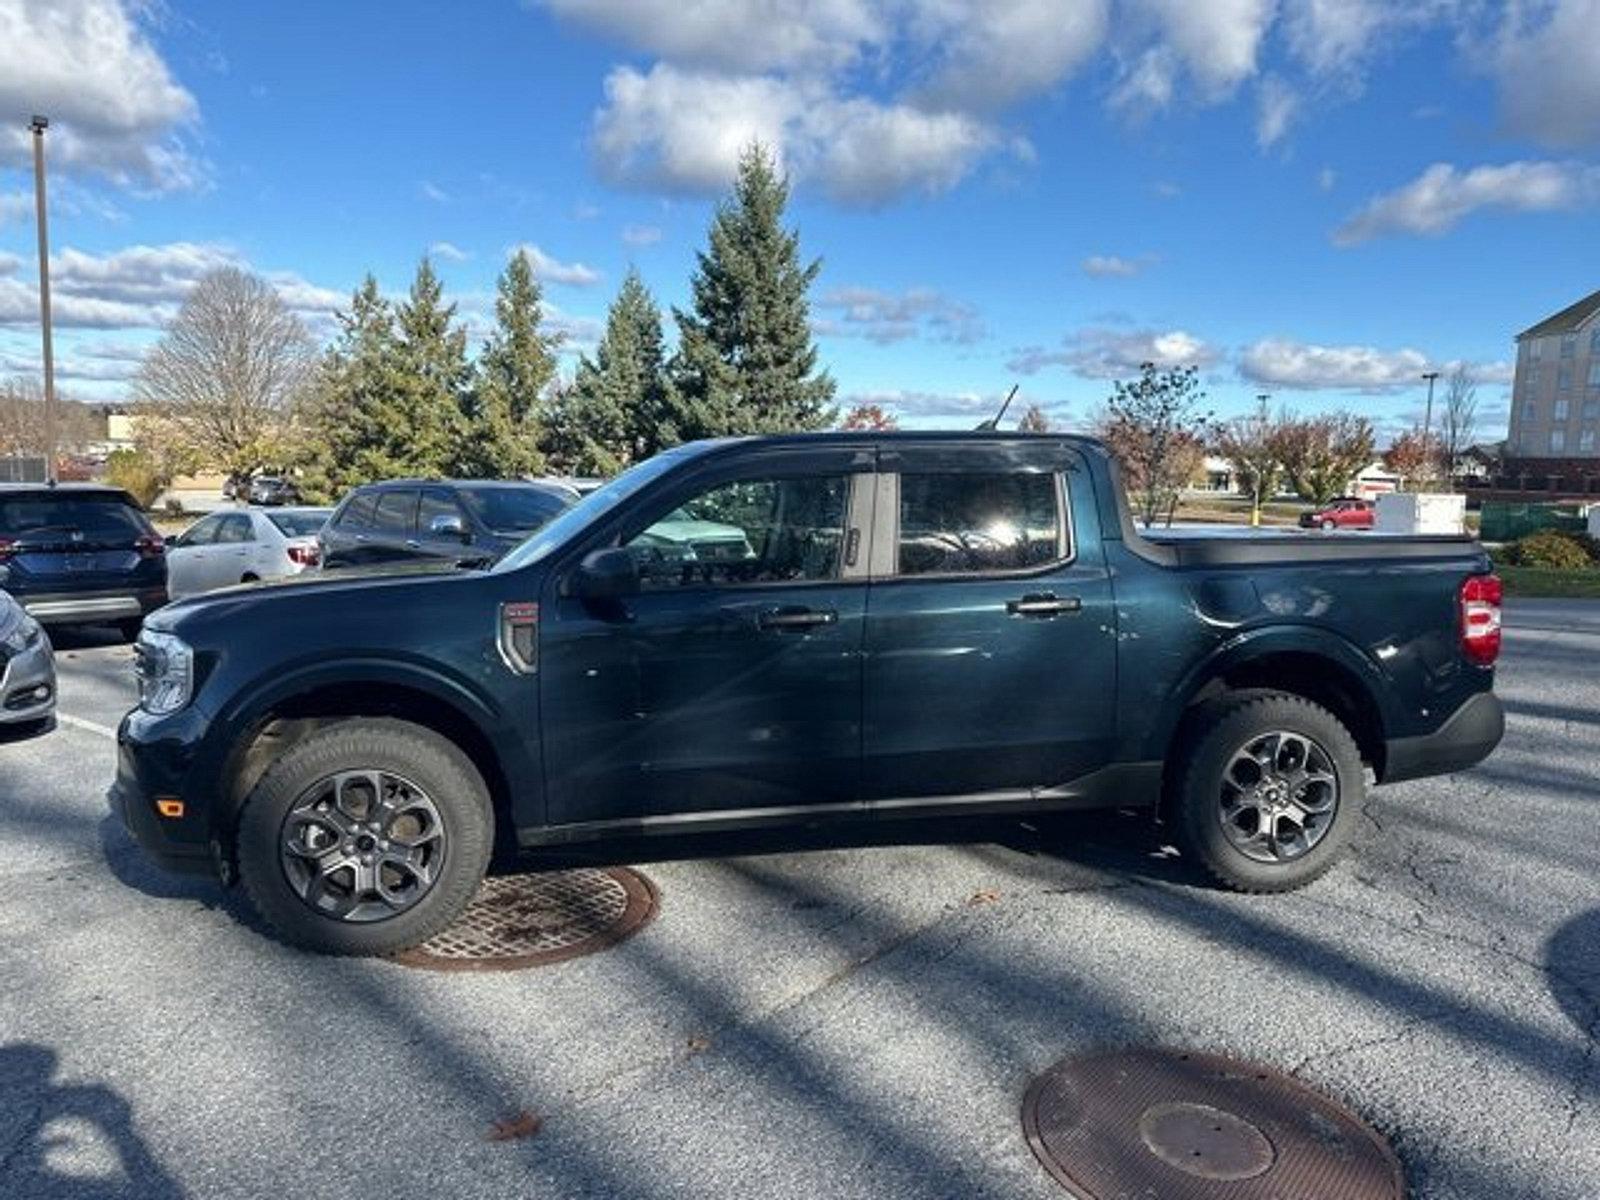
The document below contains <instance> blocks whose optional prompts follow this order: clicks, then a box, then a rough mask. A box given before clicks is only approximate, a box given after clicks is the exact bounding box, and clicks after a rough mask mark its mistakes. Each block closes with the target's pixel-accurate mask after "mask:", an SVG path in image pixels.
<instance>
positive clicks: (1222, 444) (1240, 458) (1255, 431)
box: [1216, 400, 1287, 525]
mask: <svg viewBox="0 0 1600 1200" xmlns="http://www.w3.org/2000/svg"><path fill="white" fill-rule="evenodd" d="M1286 421H1287V417H1280V418H1278V420H1276V421H1274V420H1273V419H1272V416H1271V414H1270V413H1269V412H1268V411H1267V402H1266V401H1265V400H1263V401H1262V402H1261V407H1260V408H1258V409H1257V410H1256V411H1255V412H1253V413H1250V414H1249V415H1248V416H1243V417H1235V418H1233V420H1231V421H1228V422H1226V423H1224V424H1222V425H1220V426H1218V427H1217V431H1216V448H1217V453H1218V454H1220V455H1221V456H1222V457H1223V458H1225V459H1227V460H1228V462H1229V464H1230V465H1231V466H1232V467H1233V471H1234V474H1235V475H1236V476H1237V477H1238V483H1239V488H1240V490H1241V491H1243V492H1244V493H1245V494H1246V495H1247V496H1249V497H1250V524H1252V525H1259V524H1261V502H1262V501H1263V500H1270V499H1271V498H1272V497H1273V496H1274V495H1275V494H1276V493H1277V491H1278V487H1279V485H1280V484H1281V483H1282V481H1283V459H1282V457H1281V449H1282V448H1281V447H1280V446H1279V444H1278V440H1279V439H1278V431H1279V428H1280V427H1281V426H1282V425H1283V424H1284V423H1285V422H1286Z"/></svg>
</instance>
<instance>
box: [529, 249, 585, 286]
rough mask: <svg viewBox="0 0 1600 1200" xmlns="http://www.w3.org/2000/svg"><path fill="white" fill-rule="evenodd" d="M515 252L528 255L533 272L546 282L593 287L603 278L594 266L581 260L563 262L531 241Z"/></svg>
mask: <svg viewBox="0 0 1600 1200" xmlns="http://www.w3.org/2000/svg"><path fill="white" fill-rule="evenodd" d="M515 252H516V253H521V254H525V255H527V258H528V263H529V264H530V265H531V266H532V267H533V273H534V274H535V275H537V276H538V277H539V279H540V281H541V282H544V283H560V284H565V285H566V286H568V287H593V286H594V285H595V284H597V283H599V282H600V280H601V279H602V278H603V277H602V276H601V274H600V272H599V271H596V270H595V269H594V268H593V267H591V266H587V265H585V264H584V263H581V262H570V263H565V262H562V261H561V260H560V259H558V258H555V257H553V256H552V255H549V254H546V253H545V252H544V251H543V250H541V249H540V248H539V247H538V246H535V245H534V244H533V243H531V242H525V243H523V244H522V245H520V246H517V247H516V248H515Z"/></svg>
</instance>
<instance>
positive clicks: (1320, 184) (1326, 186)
mask: <svg viewBox="0 0 1600 1200" xmlns="http://www.w3.org/2000/svg"><path fill="white" fill-rule="evenodd" d="M1338 182H1339V172H1337V171H1335V170H1334V169H1333V168H1332V167H1323V168H1322V170H1320V171H1318V172H1317V190H1318V191H1321V192H1331V191H1333V185H1334V184H1336V183H1338Z"/></svg>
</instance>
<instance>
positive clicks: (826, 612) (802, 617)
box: [756, 608, 839, 630]
mask: <svg viewBox="0 0 1600 1200" xmlns="http://www.w3.org/2000/svg"><path fill="white" fill-rule="evenodd" d="M838 621H839V614H838V613H836V612H835V611H834V610H833V609H831V608H769V609H767V610H766V611H765V612H763V613H762V614H761V615H760V616H759V617H757V618H756V624H757V625H759V626H760V627H761V628H762V629H780V630H805V629H814V628H816V627H817V626H819V625H835V624H837V623H838Z"/></svg>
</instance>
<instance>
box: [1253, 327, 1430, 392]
mask: <svg viewBox="0 0 1600 1200" xmlns="http://www.w3.org/2000/svg"><path fill="white" fill-rule="evenodd" d="M1428 369H1429V359H1428V356H1427V355H1425V354H1423V353H1422V352H1421V351H1420V350H1412V349H1409V348H1408V349H1402V350H1379V349H1377V348H1375V347H1372V346H1318V345H1313V344H1311V343H1307V342H1294V341H1287V340H1284V339H1280V338H1266V339H1263V340H1262V341H1259V342H1256V343H1255V344H1254V345H1252V346H1249V347H1246V348H1245V350H1244V351H1242V352H1241V353H1240V355H1239V374H1240V375H1242V376H1243V377H1244V378H1245V379H1248V380H1249V381H1250V382H1251V383H1253V384H1257V385H1259V386H1261V387H1273V388H1287V389H1290V390H1307V391H1314V390H1318V389H1323V388H1346V389H1352V390H1356V391H1367V392H1372V391H1390V390H1393V389H1395V388H1406V387H1413V386H1415V385H1416V383H1417V380H1418V378H1419V377H1420V376H1421V374H1422V372H1423V371H1426V370H1428Z"/></svg>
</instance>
